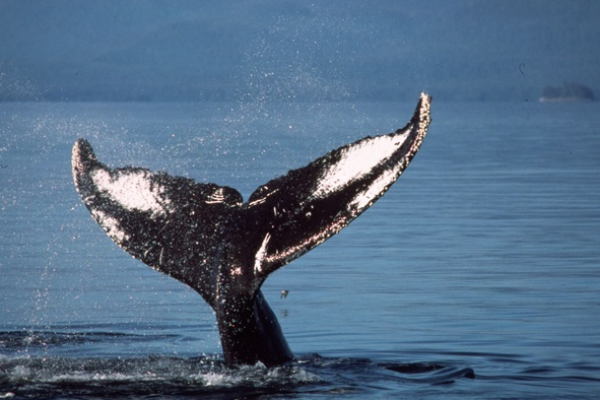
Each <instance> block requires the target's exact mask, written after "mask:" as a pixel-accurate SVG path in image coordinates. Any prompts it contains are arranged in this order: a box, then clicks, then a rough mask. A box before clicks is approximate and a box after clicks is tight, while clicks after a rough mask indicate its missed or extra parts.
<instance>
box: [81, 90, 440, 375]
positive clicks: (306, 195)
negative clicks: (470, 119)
mask: <svg viewBox="0 0 600 400" xmlns="http://www.w3.org/2000/svg"><path fill="white" fill-rule="evenodd" d="M430 102H431V99H430V97H429V96H428V95H426V94H422V95H421V98H420V100H419V102H418V104H417V107H416V110H415V112H414V115H413V117H412V118H411V120H410V121H409V123H408V124H407V125H406V126H405V127H404V128H402V129H398V130H397V131H396V132H394V133H390V134H387V135H380V136H376V137H366V138H364V139H361V140H359V141H356V142H354V143H351V144H348V145H345V146H342V147H340V148H338V149H336V150H333V151H331V152H330V153H328V154H326V155H325V156H323V157H321V158H318V159H316V160H315V161H313V162H311V163H310V164H308V165H307V166H305V167H303V168H299V169H295V170H291V171H289V172H288V173H287V174H286V175H284V176H281V177H279V178H276V179H273V180H271V181H270V182H268V183H266V184H265V185H262V186H261V187H259V188H258V189H256V191H254V193H252V195H251V196H250V198H249V199H248V201H247V202H244V201H243V199H242V196H241V195H240V194H239V192H238V191H236V190H235V189H232V188H230V187H226V186H218V185H215V184H212V183H208V184H204V183H197V182H195V181H194V180H192V179H188V178H183V177H174V176H170V175H168V174H166V173H164V172H158V173H156V172H152V171H150V170H147V169H143V168H135V167H126V168H116V169H111V168H108V167H107V166H106V165H104V164H102V163H101V162H99V161H98V159H97V158H96V156H95V154H94V152H93V149H92V147H91V146H90V144H89V143H88V142H87V141H86V140H85V139H79V140H78V141H77V142H76V143H75V146H74V147H73V154H72V166H73V178H74V181H75V186H76V188H77V191H78V192H79V195H80V196H81V199H82V200H83V202H84V204H85V205H86V206H87V208H88V209H89V210H90V212H91V214H92V216H93V218H94V219H95V220H96V222H97V223H98V224H99V225H100V226H101V227H102V228H103V229H104V231H105V232H106V233H107V235H108V236H109V237H110V238H111V239H112V240H113V241H114V242H115V243H117V244H118V245H119V246H120V247H121V248H123V249H124V250H125V251H127V252H128V253H129V254H131V255H132V256H133V257H135V258H137V259H139V260H141V261H142V262H144V263H145V264H147V265H149V266H150V267H152V268H154V269H156V270H158V271H160V272H163V273H165V274H167V275H169V276H171V277H173V278H175V279H177V280H179V281H181V282H183V283H185V284H187V285H188V286H190V287H192V288H193V289H194V290H196V291H197V292H198V293H199V294H200V295H201V296H202V298H203V299H204V300H205V301H206V302H207V303H208V304H209V305H210V306H211V307H212V308H213V310H214V311H215V313H216V317H217V323H218V326H219V334H220V337H221V344H222V347H223V353H224V357H225V361H226V363H228V364H255V363H256V362H258V361H260V362H262V363H263V364H265V365H268V366H269V365H278V364H281V363H284V362H286V361H289V360H291V359H292V357H293V355H292V352H291V351H290V349H289V347H288V345H287V343H286V341H285V338H284V336H283V334H282V333H281V328H280V326H279V323H278V322H277V319H276V317H275V315H274V313H273V312H272V310H271V309H270V307H269V305H268V304H267V302H266V300H265V299H264V297H263V295H262V293H261V291H260V287H261V285H262V283H263V282H264V280H265V279H266V278H267V277H268V276H269V274H271V273H272V272H273V271H275V270H277V269H278V268H280V267H282V266H284V265H286V264H287V263H289V262H290V261H292V260H294V259H296V258H298V257H299V256H301V255H302V254H304V253H306V252H307V251H309V250H311V249H312V248H314V247H315V246H318V245H319V244H321V243H322V242H324V241H325V240H327V239H328V238H330V237H331V236H333V235H335V234H336V233H337V232H339V231H340V230H341V229H342V228H344V227H346V226H347V225H348V224H349V223H350V222H351V221H352V220H354V219H355V218H356V217H358V216H359V215H360V214H361V213H362V212H364V211H365V210H366V209H367V208H369V207H370V206H371V205H372V204H373V203H374V202H375V201H376V200H377V199H378V198H380V197H381V196H382V195H383V194H384V193H385V192H386V191H387V190H388V188H389V187H390V186H391V185H392V184H393V183H394V182H395V181H396V180H397V179H398V177H399V176H400V175H401V174H402V172H403V171H404V169H405V168H406V167H407V166H408V164H409V163H410V161H411V160H412V158H413V157H414V155H415V154H416V153H417V151H418V150H419V147H420V145H421V143H422V141H423V139H424V137H425V134H426V133H427V128H428V126H429V123H430Z"/></svg>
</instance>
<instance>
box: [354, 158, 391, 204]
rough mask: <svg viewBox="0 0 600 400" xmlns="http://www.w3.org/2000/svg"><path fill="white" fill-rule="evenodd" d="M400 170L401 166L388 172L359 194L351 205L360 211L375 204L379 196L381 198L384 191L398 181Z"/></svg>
mask: <svg viewBox="0 0 600 400" xmlns="http://www.w3.org/2000/svg"><path fill="white" fill-rule="evenodd" d="M399 169H400V165H396V167H394V168H393V169H390V170H388V171H386V172H385V173H384V174H382V175H381V176H380V177H379V178H377V179H376V180H375V181H373V182H372V183H371V184H370V185H369V187H368V188H367V190H365V191H363V192H359V193H358V194H357V195H356V197H355V198H354V199H353V200H352V203H350V204H351V205H353V206H355V207H356V208H357V209H359V210H362V209H363V208H365V207H369V206H370V204H371V202H373V201H374V200H375V199H376V198H377V197H378V196H381V195H382V194H383V191H384V190H385V189H386V188H387V187H388V186H389V185H391V184H392V183H394V182H395V181H396V179H397V178H398V170H399Z"/></svg>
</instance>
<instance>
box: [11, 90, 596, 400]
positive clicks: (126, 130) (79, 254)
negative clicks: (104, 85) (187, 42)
mask: <svg viewBox="0 0 600 400" xmlns="http://www.w3.org/2000/svg"><path fill="white" fill-rule="evenodd" d="M416 97H417V96H415V100H416ZM413 108H414V104H408V103H407V104H392V103H324V104H316V103H290V104H281V103H272V104H269V103H266V104H264V103H263V104H230V103H206V104H178V103H168V104H154V103H137V104H120V103H110V104H107V103H86V104H79V103H58V104H57V103H24V104H18V103H0V398H2V397H11V398H47V399H49V398H52V399H71V398H86V399H95V398H107V397H109V398H122V399H129V398H140V397H142V398H196V397H202V398H213V399H227V398H239V399H242V398H252V399H258V398H260V399H267V398H268V399H284V398H295V399H324V398H348V399H363V398H370V399H388V398H399V397H406V398H444V399H448V398H461V399H465V398H474V399H481V398H503V399H507V398H515V399H517V398H519V399H523V398H547V397H555V398H557V397H559V398H578V399H580V398H595V397H597V396H598V393H600V128H599V127H600V106H599V105H598V104H597V103H554V104H549V103H546V104H538V103H518V104H516V103H437V102H436V101H435V97H434V102H433V110H432V116H433V122H432V125H431V128H430V132H429V134H428V137H427V138H426V139H425V142H424V144H423V146H422V148H421V150H420V152H419V154H417V156H416V157H415V159H414V160H413V162H412V163H411V165H410V166H409V168H408V169H407V171H406V172H405V174H404V175H403V176H402V177H401V178H400V180H399V181H398V182H397V183H396V184H395V185H394V186H393V187H392V188H391V189H390V191H389V192H388V193H387V194H386V195H385V196H384V197H383V198H381V199H380V200H379V201H378V202H377V203H376V204H375V205H374V206H373V207H372V208H371V209H370V210H368V211H367V212H366V213H364V214H363V215H362V216H361V217H360V218H358V219H357V220H356V221H354V222H353V223H352V224H350V226H349V227H347V228H346V229H345V230H343V231H342V232H341V233H340V234H338V235H337V236H335V237H333V238H332V239H330V240H329V241H328V242H326V243H324V244H323V245H321V246H319V247H318V248H316V249H314V250H313V251H311V252H310V253H308V254H306V255H304V256H303V257H301V258H300V259H298V260H296V261H294V262H293V263H292V264H290V265H288V266H286V267H285V268H283V269H281V270H279V271H277V272H276V273H275V274H274V275H273V276H271V277H270V278H269V279H268V280H267V282H266V283H265V285H264V287H263V292H264V293H265V296H266V298H267V300H268V301H269V303H270V304H271V307H272V308H273V310H274V311H275V313H276V314H277V316H278V318H279V321H280V323H281V325H282V328H283V330H284V333H285V335H286V338H287V339H288V342H289V344H290V347H291V348H292V350H293V351H294V353H295V354H296V356H297V357H298V360H297V361H295V362H294V363H292V364H291V365H287V366H284V367H280V368H273V369H267V368H264V367H261V366H254V367H245V368H239V369H227V368H225V367H224V366H223V364H222V362H221V349H220V346H219V336H218V332H217V328H216V323H215V319H214V316H213V314H212V311H211V310H210V308H209V307H208V306H207V305H206V304H204V302H203V300H202V299H201V298H200V297H199V296H198V295H197V294H196V293H195V292H193V291H192V290H191V289H189V288H187V287H186V286H184V285H183V284H181V283H179V282H177V281H175V280H173V279H171V278H168V277H166V276H163V275H161V274H159V273H157V272H155V271H153V270H151V269H150V268H148V267H146V266H145V265H143V264H141V263H140V262H138V261H136V260H134V259H132V258H131V257H130V256H129V255H127V254H126V253H125V252H123V251H122V250H120V249H119V248H117V246H116V245H114V244H113V243H112V242H111V241H110V239H109V238H108V237H107V236H106V235H105V234H104V233H103V231H102V230H101V229H100V228H99V227H98V226H97V225H96V223H95V222H94V221H93V220H92V219H91V217H90V215H89V212H88V211H87V209H86V208H85V207H84V206H83V204H82V203H81V201H80V200H79V198H78V195H77V193H76V191H75V189H74V186H73V183H72V178H71V172H70V169H71V166H70V152H71V147H72V145H73V143H74V142H75V140H76V139H77V138H78V137H84V138H86V139H88V140H89V141H90V143H91V144H92V146H93V147H94V149H95V151H96V154H97V156H98V157H99V159H100V160H101V161H102V162H104V163H106V164H108V165H110V166H112V167H117V166H125V165H136V166H143V167H147V168H151V169H153V170H164V171H168V172H169V173H171V174H173V175H182V176H188V177H192V178H194V179H196V180H197V181H200V182H214V183H217V184H220V185H228V186H232V187H235V188H237V189H238V190H239V191H240V192H241V193H242V194H243V195H244V197H245V198H248V196H249V195H250V194H251V193H252V191H253V190H254V189H255V188H256V187H258V186H259V185H260V184H262V183H265V182H267V181H268V180H270V179H272V178H274V177H276V176H279V175H282V174H284V173H285V172H287V171H288V170H289V169H291V168H297V167H300V166H303V165H305V164H307V163H308V162H309V161H311V160H313V159H314V158H316V157H318V156H321V155H323V154H325V153H326V152H328V151H329V150H331V149H333V148H336V147H338V146H340V145H343V144H345V143H349V142H352V141H354V140H357V139H360V138H362V137H364V136H367V135H374V134H381V133H387V132H390V131H392V130H394V129H396V128H398V127H401V126H403V125H404V123H405V122H406V121H407V120H408V119H409V117H410V116H411V114H412V111H413ZM282 290H288V291H289V295H288V296H287V297H286V298H281V296H280V292H281V291H282Z"/></svg>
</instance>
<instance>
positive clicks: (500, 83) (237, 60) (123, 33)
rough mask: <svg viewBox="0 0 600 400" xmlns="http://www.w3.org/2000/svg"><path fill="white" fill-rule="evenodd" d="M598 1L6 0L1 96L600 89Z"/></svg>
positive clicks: (451, 95)
mask: <svg viewBox="0 0 600 400" xmlns="http://www.w3.org/2000/svg"><path fill="white" fill-rule="evenodd" d="M598 21H600V2H597V1H595V0H579V1H569V2H566V1H552V0H540V1H517V0H502V1H485V0H479V1H476V0H457V1H445V0H433V1H427V2H422V1H396V0H387V1H384V0H382V1H375V0H374V1H364V0H362V1H359V0H356V1H341V0H340V1H321V2H315V4H311V3H309V2H305V1H302V0H295V1H279V0H249V1H232V0H225V1H210V2H209V1H202V2H199V1H187V0H175V1H173V0H169V1H166V0H161V1H156V0H154V1H152V0H149V1H142V0H132V1H117V0H86V1H77V0H53V1H41V0H40V1H34V0H0V100H209V99H223V100H235V99H260V100H280V99H288V100H310V99H319V100H346V99H391V98H397V99H405V98H414V97H415V94H416V93H418V92H419V91H421V90H427V91H430V92H431V93H433V94H434V95H435V96H436V98H438V99H447V100H455V99H459V100H461V99H462V100H534V99H537V97H538V96H539V95H540V94H541V91H542V89H543V88H544V87H545V86H546V85H549V84H557V85H560V84H562V83H563V82H565V81H577V82H581V83H584V84H586V85H587V86H589V87H591V88H592V89H593V90H595V91H596V92H599V91H600V74H598V65H600V46H598V43H600V24H598Z"/></svg>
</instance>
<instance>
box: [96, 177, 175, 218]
mask: <svg viewBox="0 0 600 400" xmlns="http://www.w3.org/2000/svg"><path fill="white" fill-rule="evenodd" d="M91 177H92V179H93V181H94V183H95V184H96V187H97V188H98V190H99V191H100V192H102V193H105V194H107V195H108V196H109V197H110V199H111V200H114V201H115V202H117V203H119V204H120V205H121V206H122V207H124V208H126V209H128V210H138V211H151V212H152V214H153V215H161V216H164V215H165V214H166V211H167V210H166V209H165V205H168V204H169V202H168V200H167V199H165V198H163V197H162V196H161V194H162V193H163V190H162V187H161V186H160V185H156V184H154V185H153V184H152V182H151V177H152V174H151V173H149V172H146V171H134V172H129V173H126V174H122V175H120V176H118V177H115V178H113V177H112V176H111V175H110V173H109V172H108V171H106V170H104V169H97V170H96V171H94V172H93V173H92V174H91ZM161 202H162V204H161Z"/></svg>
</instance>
